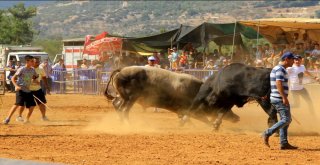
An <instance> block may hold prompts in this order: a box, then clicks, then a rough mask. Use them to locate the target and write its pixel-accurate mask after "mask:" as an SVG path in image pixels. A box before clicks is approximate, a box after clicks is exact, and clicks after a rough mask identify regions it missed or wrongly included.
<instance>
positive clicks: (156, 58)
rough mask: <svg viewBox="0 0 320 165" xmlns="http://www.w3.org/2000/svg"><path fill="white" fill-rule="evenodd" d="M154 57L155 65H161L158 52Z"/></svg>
mask: <svg viewBox="0 0 320 165" xmlns="http://www.w3.org/2000/svg"><path fill="white" fill-rule="evenodd" d="M153 57H154V59H155V64H157V65H160V57H159V56H158V52H153Z"/></svg>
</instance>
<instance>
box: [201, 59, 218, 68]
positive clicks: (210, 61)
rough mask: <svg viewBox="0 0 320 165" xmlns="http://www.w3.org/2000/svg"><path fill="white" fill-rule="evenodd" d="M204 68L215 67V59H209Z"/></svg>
mask: <svg viewBox="0 0 320 165" xmlns="http://www.w3.org/2000/svg"><path fill="white" fill-rule="evenodd" d="M203 69H209V70H210V69H215V65H214V61H213V59H210V60H209V61H207V63H206V65H205V66H204V68H203Z"/></svg>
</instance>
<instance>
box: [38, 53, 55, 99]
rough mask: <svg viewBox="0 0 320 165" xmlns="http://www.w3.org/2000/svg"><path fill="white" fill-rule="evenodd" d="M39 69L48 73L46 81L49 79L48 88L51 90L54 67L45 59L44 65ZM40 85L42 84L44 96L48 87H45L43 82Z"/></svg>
mask: <svg viewBox="0 0 320 165" xmlns="http://www.w3.org/2000/svg"><path fill="white" fill-rule="evenodd" d="M39 67H40V68H43V69H44V71H45V73H46V79H47V83H48V88H49V89H51V88H52V78H51V76H52V65H51V64H50V63H49V60H48V59H45V60H44V61H43V63H42V64H40V66H39ZM40 83H41V88H42V91H43V92H44V94H46V87H45V84H44V82H43V81H42V80H41V81H40Z"/></svg>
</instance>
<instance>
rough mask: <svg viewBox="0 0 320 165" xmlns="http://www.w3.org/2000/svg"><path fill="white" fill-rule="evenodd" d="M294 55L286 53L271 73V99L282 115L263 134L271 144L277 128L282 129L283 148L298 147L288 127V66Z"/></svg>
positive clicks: (289, 118) (289, 121)
mask: <svg viewBox="0 0 320 165" xmlns="http://www.w3.org/2000/svg"><path fill="white" fill-rule="evenodd" d="M293 59H294V55H293V54H292V53H291V52H287V53H284V54H283V55H282V57H281V63H280V64H279V65H277V66H275V67H274V68H273V69H272V71H271V73H270V85H271V94H270V101H271V104H272V105H273V106H274V107H275V109H276V110H277V112H278V113H279V115H280V120H279V121H278V122H277V123H276V124H274V125H273V126H271V127H270V128H269V129H267V130H266V131H265V132H264V133H263V134H262V137H263V140H264V143H265V145H267V146H268V147H270V145H269V137H270V136H271V135H272V134H273V133H275V132H276V131H277V130H279V131H280V144H281V147H280V149H281V150H288V149H297V148H298V147H295V146H292V145H290V144H289V142H288V128H289V124H290V123H291V113H290V104H289V101H288V73H287V71H286V68H288V67H291V66H292V64H293Z"/></svg>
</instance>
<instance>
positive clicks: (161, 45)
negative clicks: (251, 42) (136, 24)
mask: <svg viewBox="0 0 320 165" xmlns="http://www.w3.org/2000/svg"><path fill="white" fill-rule="evenodd" d="M235 25H236V33H235V41H234V44H235V45H239V44H242V38H241V34H242V35H243V36H245V37H247V38H249V39H254V38H257V32H256V31H255V30H254V29H252V28H250V27H245V26H243V25H241V24H235V23H229V24H214V23H206V22H205V23H202V24H200V25H199V26H196V27H193V26H186V25H180V27H179V28H178V29H174V30H171V31H169V32H165V33H162V34H157V35H153V36H148V37H141V38H126V39H124V40H125V41H124V46H123V48H124V49H126V50H132V51H134V50H136V49H138V50H140V51H142V50H146V49H148V50H150V51H154V50H152V49H155V50H156V49H167V48H169V47H171V46H172V45H179V46H181V47H183V45H185V44H186V43H188V42H191V43H193V45H196V46H200V45H202V46H204V45H206V44H207V43H208V42H209V41H214V42H215V43H216V44H218V45H232V44H233V35H234V28H235ZM258 37H261V36H259V35H258ZM147 47H148V48H147Z"/></svg>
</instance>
